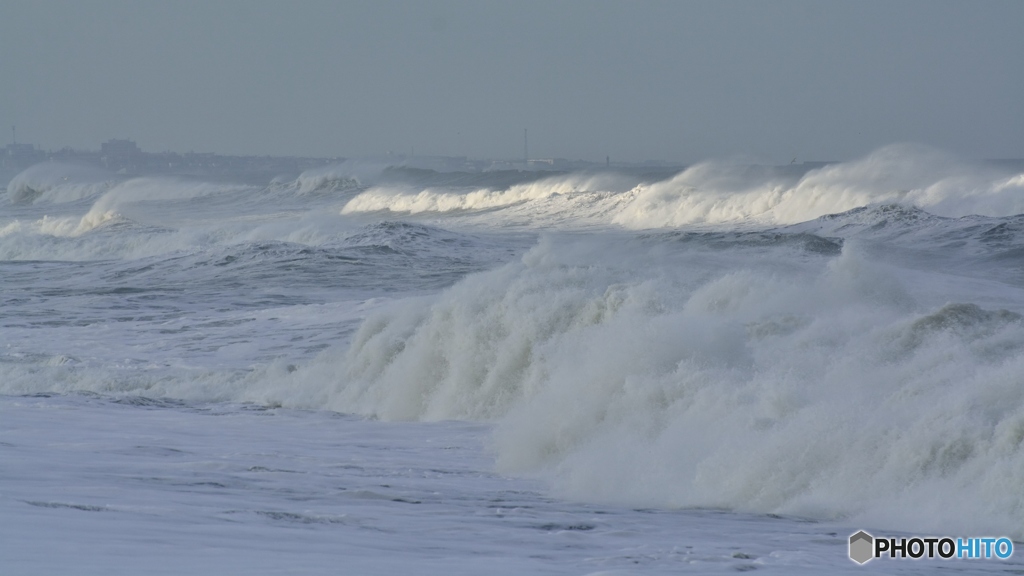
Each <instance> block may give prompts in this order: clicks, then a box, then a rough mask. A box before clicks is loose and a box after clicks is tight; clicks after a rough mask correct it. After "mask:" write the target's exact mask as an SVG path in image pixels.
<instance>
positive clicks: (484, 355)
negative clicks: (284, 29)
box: [264, 240, 1024, 536]
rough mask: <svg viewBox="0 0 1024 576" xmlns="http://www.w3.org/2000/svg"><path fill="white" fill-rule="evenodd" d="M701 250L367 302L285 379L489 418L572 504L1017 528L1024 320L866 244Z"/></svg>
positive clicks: (546, 245) (536, 258)
mask: <svg viewBox="0 0 1024 576" xmlns="http://www.w3.org/2000/svg"><path fill="white" fill-rule="evenodd" d="M634 248H635V247H634ZM784 249H786V250H789V249H791V247H786V248H784ZM625 256H631V257H632V261H631V262H629V263H625V262H624V261H623V260H621V258H622V257H625ZM809 256H810V257H811V258H812V260H813V259H816V258H820V257H821V256H818V255H817V254H816V253H811V254H809ZM704 257H706V256H698V255H694V256H693V258H692V259H687V258H683V259H681V260H678V261H676V262H672V264H673V266H678V267H679V269H678V270H677V271H675V272H671V271H668V270H666V269H665V268H664V267H661V268H657V271H656V272H645V270H653V269H654V268H648V265H650V264H651V263H653V262H655V261H661V260H663V254H662V252H661V251H660V250H658V249H652V250H651V251H650V252H649V253H647V254H646V255H645V254H643V253H638V252H636V251H635V250H634V251H632V252H625V251H623V252H621V253H620V250H619V249H617V248H615V247H613V246H610V245H604V244H602V245H590V246H588V245H586V243H584V244H580V243H569V244H562V243H560V242H556V241H554V240H548V241H544V242H542V243H541V244H540V245H538V246H537V247H536V248H535V249H533V250H532V251H531V252H529V253H528V254H527V255H526V256H525V257H524V258H523V259H522V260H521V261H519V262H516V263H513V264H509V265H506V266H504V267H502V268H499V269H497V270H494V271H492V272H487V273H483V274H478V275H474V276H471V277H468V278H466V279H465V280H464V281H462V282H461V283H460V284H458V285H456V286H454V287H452V288H451V289H449V290H448V291H446V292H444V293H443V294H441V295H440V296H439V297H437V298H436V299H434V300H414V301H405V302H402V303H400V304H399V305H396V306H394V307H391V308H389V309H387V310H385V311H383V312H380V313H377V314H374V315H372V316H371V317H370V318H368V319H367V320H366V321H365V322H364V323H363V325H362V327H361V328H360V329H359V331H358V332H357V333H356V334H355V336H354V337H353V339H352V342H351V345H350V348H349V350H348V351H347V352H346V353H345V355H344V356H343V357H342V358H340V359H339V358H337V357H336V356H333V355H332V354H326V355H325V356H324V357H322V358H321V359H320V360H319V361H318V362H317V363H315V364H314V365H312V366H309V367H306V368H304V369H301V370H299V372H297V373H296V374H294V375H291V376H290V377H289V378H291V380H289V381H290V382H292V383H291V384H289V385H288V389H289V390H293V391H295V390H300V389H303V388H304V387H305V388H307V389H316V385H315V384H314V383H315V382H323V381H324V380H330V381H334V382H337V383H338V384H337V386H338V387H337V390H336V391H335V392H333V393H332V395H331V396H330V398H329V399H328V404H329V405H330V406H331V407H333V408H335V409H338V410H342V411H346V412H357V413H361V414H365V415H371V416H375V417H380V418H385V419H423V420H444V419H470V420H487V421H494V422H496V423H497V432H496V439H495V441H494V447H495V450H496V451H497V455H498V464H499V467H500V468H501V469H502V470H504V471H507V472H509V471H510V472H540V473H542V474H544V475H546V476H548V477H549V478H551V479H552V480H553V482H554V484H555V486H556V489H557V490H558V491H559V492H560V493H562V494H563V495H565V496H568V497H572V498H581V499H585V500H595V499H596V500H607V501H617V502H626V503H630V504H633V505H654V506H684V507H687V506H698V507H706V506H707V507H726V508H729V509H739V510H750V511H760V512H773V513H785V514H796V515H803V516H811V517H833V518H834V517H845V518H848V519H850V520H851V521H852V520H856V521H859V522H866V523H869V525H875V526H888V527H896V528H902V529H922V530H940V531H941V530H945V531H949V530H954V531H955V530H958V529H963V530H981V531H989V532H992V531H995V532H1000V533H1012V534H1015V535H1017V536H1020V535H1022V534H1024V533H1022V532H1021V530H1020V520H1021V519H1022V518H1024V495H1022V493H1021V492H1020V490H1019V486H1020V485H1021V483H1022V482H1024V388H1022V387H1021V386H1020V383H1021V382H1022V380H1024V323H1022V321H1021V316H1020V315H1019V314H1018V312H1019V311H1009V310H1005V309H1000V308H985V307H982V306H979V305H977V304H975V303H973V302H970V301H955V302H950V303H947V304H941V303H935V302H925V303H922V302H919V301H918V300H917V299H916V298H915V297H914V296H913V295H912V294H911V291H909V290H908V289H907V287H906V286H905V285H904V284H903V281H901V279H900V277H899V275H898V274H897V272H896V271H895V270H893V269H889V268H887V267H885V266H882V265H877V264H873V263H871V261H870V259H869V258H866V257H864V256H863V255H861V254H860V253H859V251H858V249H857V248H856V243H854V244H850V243H847V246H845V247H844V248H843V252H842V254H841V255H840V256H838V257H835V258H833V259H831V261H829V262H828V264H827V266H825V267H824V269H821V268H820V267H819V268H815V267H813V266H812V267H807V268H802V267H800V266H799V265H797V266H796V267H795V268H793V269H790V270H788V271H786V272H785V273H780V272H778V271H772V270H773V269H772V268H768V267H766V268H764V269H757V268H756V267H745V268H741V269H732V270H723V271H721V272H717V273H716V272H713V271H709V270H708V269H707V268H706V267H705V268H701V267H697V266H695V264H696V263H697V262H698V261H700V260H701V259H702V258H704ZM798 260H799V259H798ZM688 265H689V266H688ZM688 268H689V270H688ZM775 270H779V268H775ZM268 394H269V396H267V397H266V398H264V400H266V399H271V400H272V401H280V400H279V397H278V396H277V394H278V393H274V392H269V393H268Z"/></svg>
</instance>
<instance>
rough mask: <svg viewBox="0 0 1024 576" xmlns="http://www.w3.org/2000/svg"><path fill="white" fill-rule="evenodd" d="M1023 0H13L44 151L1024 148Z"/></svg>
mask: <svg viewBox="0 0 1024 576" xmlns="http://www.w3.org/2000/svg"><path fill="white" fill-rule="evenodd" d="M1022 30H1024V2H1022V1H1019V0H1013V1H1007V2H984V1H971V2H940V1H923V2H918V1H914V2H909V1H907V2H893V1H885V2H868V1H856V2H834V1H820V2H796V1H780V2H765V1H757V2H726V1H715V2H684V1H675V2H624V1H623V2H550V1H543V2H534V1H524V0H514V1H509V0H506V1H501V2H483V1H467V2H456V1H444V2H440V1H439V2H431V1H416V2H388V1H381V0H374V1H372V2H337V1H331V2H313V1H295V2H284V1H280V2H270V1H254V0H224V1H210V0H203V1H196V2H192V1H175V2H152V1H138V0H130V1H123V2H121V1H76V2H53V1H48V0H35V1H32V2H29V1H16V0H0V123H2V124H3V125H5V126H6V130H7V138H5V139H4V140H8V141H9V139H10V128H9V127H10V125H11V124H16V125H17V126H18V139H19V141H25V142H30V143H35V144H37V145H39V146H41V147H43V148H59V147H62V146H65V145H70V146H72V147H76V148H90V149H95V148H98V147H99V143H100V142H101V141H103V140H106V139H109V138H113V137H118V138H132V139H134V140H136V141H137V142H138V143H139V145H140V146H141V147H142V148H143V149H144V150H147V151H160V150H177V151H187V150H195V151H216V152H222V153H238V154H282V155H291V154H295V155H316V156H355V155H371V154H382V153H385V152H387V151H389V150H392V151H395V152H396V153H408V152H409V151H410V150H411V149H412V148H415V151H416V153H417V154H445V155H469V156H474V157H519V156H521V155H522V137H523V128H529V131H530V153H531V156H535V157H550V156H558V157H567V158H573V159H575V158H581V159H586V160H603V159H604V157H605V155H611V156H612V158H615V159H622V160H640V159H667V160H677V161H685V162H690V161H694V160H698V159H703V158H708V157H722V156H730V155H752V156H754V157H757V158H761V159H766V160H774V161H780V162H781V161H785V162H788V161H789V159H790V158H791V157H793V156H797V157H798V158H800V159H807V160H813V159H844V158H850V157H854V156H858V155H861V154H863V153H866V152H868V151H870V150H872V149H874V148H876V147H878V146H880V145H884V144H888V143H892V142H906V141H911V142H921V143H925V144H931V145H935V146H938V147H941V148H944V149H947V150H951V151H953V152H957V153H960V154H963V155H965V156H968V157H1024V32H1022Z"/></svg>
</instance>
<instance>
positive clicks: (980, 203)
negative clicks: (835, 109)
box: [342, 145, 1024, 229]
mask: <svg viewBox="0 0 1024 576" xmlns="http://www.w3.org/2000/svg"><path fill="white" fill-rule="evenodd" d="M877 204H900V205H904V206H908V207H917V208H921V209H924V210H927V211H928V212H930V213H932V214H936V215H939V216H948V217H959V216H966V215H972V214H977V215H984V216H1010V215H1014V214H1020V213H1024V174H1011V173H1006V172H1005V171H1001V170H998V169H996V168H994V167H991V166H986V165H981V164H971V163H968V162H964V161H960V160H958V159H956V158H954V157H951V156H949V155H946V154H944V153H942V152H939V151H937V150H932V149H929V148H924V147H920V146H910V145H893V146H888V147H885V148H882V149H880V150H878V151H876V152H874V153H872V154H870V155H868V156H867V157H865V158H863V159H860V160H857V161H853V162H846V163H840V164H832V165H826V166H823V167H821V168H817V169H814V170H811V171H809V172H807V173H806V174H804V175H803V176H801V177H799V178H794V177H792V176H787V175H786V173H785V172H784V171H780V170H777V169H771V168H767V167H756V166H746V165H737V164H732V163H723V162H704V163H701V164H697V165H694V166H692V167H690V168H688V169H686V170H684V171H683V172H681V173H679V174H677V175H675V176H674V177H672V178H669V179H667V180H661V181H656V182H641V183H639V184H637V183H635V178H634V179H633V180H630V179H629V178H627V177H625V176H621V175H618V176H613V175H585V174H573V175H565V176H557V177H552V178H547V179H543V180H539V181H536V182H531V183H528V184H519V185H513V186H511V187H509V188H508V189H504V190H494V189H489V188H484V189H473V190H469V191H458V190H453V189H443V190H434V189H410V188H408V187H400V188H395V187H390V188H389V187H375V188H371V189H369V190H366V191H364V192H362V193H360V194H358V195H357V196H355V197H354V198H353V199H351V200H350V201H349V202H348V203H347V204H346V205H345V207H344V208H343V209H342V214H354V213H360V212H376V211H390V212H402V213H409V214H418V213H423V212H437V213H452V212H465V211H488V210H494V209H497V208H505V209H506V210H504V211H502V212H501V213H498V214H493V213H488V214H483V215H480V216H479V218H481V219H483V220H484V221H486V222H489V223H502V222H515V223H521V224H529V225H533V226H538V227H544V226H554V225H558V226H564V225H577V226H578V225H594V224H604V225H617V226H621V227H623V228H628V229H649V228H665V227H677V226H685V225H721V224H743V223H747V224H756V225H782V224H795V223H799V222H805V221H808V220H813V219H815V218H818V217H820V216H824V215H827V214H835V213H839V212H846V211H848V210H852V209H854V208H859V207H864V206H870V205H877Z"/></svg>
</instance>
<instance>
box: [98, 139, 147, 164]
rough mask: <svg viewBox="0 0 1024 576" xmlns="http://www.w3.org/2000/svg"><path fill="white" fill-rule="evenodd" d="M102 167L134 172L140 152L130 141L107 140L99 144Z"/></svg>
mask: <svg viewBox="0 0 1024 576" xmlns="http://www.w3.org/2000/svg"><path fill="white" fill-rule="evenodd" d="M100 157H101V159H102V161H103V165H104V166H106V167H107V168H108V169H111V170H119V169H125V170H134V169H135V167H136V165H137V164H138V161H139V159H140V158H141V157H142V150H140V149H139V146H138V145H137V144H136V143H135V142H132V141H131V140H117V139H113V140H107V141H106V142H104V143H103V144H100Z"/></svg>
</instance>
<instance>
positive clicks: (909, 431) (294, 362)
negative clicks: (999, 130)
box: [0, 146, 1024, 574]
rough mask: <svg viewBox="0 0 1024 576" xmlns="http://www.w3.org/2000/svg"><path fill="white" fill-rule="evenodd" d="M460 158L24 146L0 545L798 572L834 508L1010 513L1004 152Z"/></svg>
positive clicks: (991, 521) (833, 561)
mask: <svg viewBox="0 0 1024 576" xmlns="http://www.w3.org/2000/svg"><path fill="white" fill-rule="evenodd" d="M506 177H507V175H506V176H503V178H506ZM486 178H487V177H486V175H481V176H479V177H477V178H476V179H475V180H474V182H473V183H472V184H471V185H463V184H458V183H452V182H449V183H445V182H440V183H439V181H440V180H439V179H438V178H434V179H433V180H431V181H429V182H428V181H427V180H417V175H416V174H415V173H401V172H400V171H397V172H396V171H394V170H386V169H383V167H375V166H368V165H358V164H347V165H340V166H336V167H332V168H328V169H320V170H317V171H312V172H309V173H306V174H303V175H301V176H299V177H298V178H294V179H292V178H281V179H276V180H274V181H272V182H270V183H268V184H266V185H263V184H252V183H242V182H241V180H239V181H238V182H235V181H230V180H227V181H220V180H217V181H214V180H212V179H202V178H184V177H179V178H172V177H157V176H152V177H135V178H126V177H124V176H116V175H111V174H105V173H102V172H99V171H96V170H91V169H85V168H82V167H73V166H59V165H52V164H45V165H39V166H36V167H33V168H30V169H29V170H26V171H25V172H23V173H21V174H19V175H17V176H15V177H14V178H13V179H12V180H11V182H10V184H9V185H8V186H7V197H6V199H5V200H3V201H2V202H0V299H2V300H0V302H2V306H0V326H2V330H0V394H2V395H3V396H0V412H2V413H3V416H2V417H0V452H2V453H3V454H4V457H3V459H4V462H8V463H10V465H9V466H5V467H4V468H3V469H2V470H0V507H2V510H3V517H4V518H5V520H6V521H5V522H4V523H3V525H4V534H3V538H2V540H3V544H0V566H2V565H4V563H5V562H6V563H7V564H6V565H7V566H10V567H13V569H14V570H15V573H20V572H25V573H28V572H32V571H33V567H38V566H41V565H46V564H47V563H48V562H49V563H50V564H49V565H50V566H51V568H52V570H55V571H60V570H62V569H66V568H69V567H77V568H79V569H81V567H82V566H83V564H82V562H80V559H81V558H83V557H84V558H88V559H89V560H90V563H86V564H85V565H86V566H87V568H85V569H84V572H83V571H82V570H78V573H104V574H110V573H126V574H127V573H135V572H136V571H137V570H138V569H139V567H140V566H142V565H143V563H144V561H145V559H152V558H159V559H161V560H160V565H161V566H165V568H161V569H163V570H165V572H166V573H181V572H182V571H198V572H208V573H222V572H223V571H224V570H227V569H228V568H229V567H231V566H240V567H245V569H246V571H249V572H255V573H276V572H287V571H289V570H299V569H301V570H306V571H310V572H315V573H319V572H327V571H331V568H332V567H336V563H337V562H340V561H341V559H343V558H344V559H346V560H347V561H349V562H351V563H352V564H351V566H353V567H354V568H353V570H354V571H355V572H359V573H372V572H379V573H395V572H399V571H410V570H412V571H416V572H421V573H427V572H429V573H459V572H462V573H479V572H484V571H486V572H506V573H523V572H530V573H534V572H540V573H544V572H550V573H581V574H582V573H596V572H600V571H617V570H621V571H627V572H628V571H630V570H635V571H639V572H643V573H650V572H656V573H660V572H664V573H676V572H680V571H693V572H694V573H712V572H731V571H735V570H737V569H739V570H748V569H750V570H753V569H756V570H763V571H768V572H772V573H780V574H781V573H786V574H789V573H793V572H806V573H820V572H822V571H830V572H836V571H844V570H854V569H857V567H856V566H855V565H854V564H852V563H851V562H850V561H849V560H848V559H847V558H846V538H847V536H848V535H849V534H850V533H852V532H854V531H856V530H858V529H861V528H864V529H869V530H874V531H876V532H886V533H894V534H901V533H922V534H952V535H964V536H969V535H991V534H999V535H1008V536H1011V537H1013V538H1015V539H1017V540H1020V539H1022V538H1024V532H1022V529H1021V526H1022V525H1024V524H1022V521H1024V492H1022V491H1021V490H1020V486H1022V485H1024V447H1022V442H1024V387H1022V386H1021V384H1022V383H1024V354H1022V352H1024V322H1022V315H1024V216H1021V214H1022V213H1024V174H1019V173H1014V172H1013V171H1012V170H1007V169H1004V168H999V167H996V166H992V165H988V164H983V163H972V162H968V161H964V160H962V159H957V158H951V157H949V156H947V155H945V154H943V153H941V152H938V151H934V150H928V149H921V148H917V147H909V146H891V147H887V148H884V149H881V150H879V151H876V152H875V153H873V154H871V155H869V156H867V157H865V158H863V159H860V160H857V161H852V162H848V163H843V164H834V165H828V166H824V167H822V168H819V169H816V170H811V171H810V172H807V173H806V174H803V175H794V174H793V173H791V172H786V171H778V170H773V169H770V168H763V167H751V166H742V165H736V164H731V163H722V162H707V163H702V164H699V165H695V166H693V167H691V168H689V169H687V170H685V171H683V172H681V173H679V174H674V175H668V176H662V177H655V178H652V177H650V176H647V175H642V174H632V173H627V172H622V173H615V172H608V173H587V174H582V173H581V174H563V175H552V176H548V177H543V178H540V177H526V176H525V175H524V176H523V177H522V178H521V179H520V181H519V182H518V183H513V184H511V185H507V184H506V183H502V184H500V185H499V184H497V183H495V184H494V185H488V184H487V179H486ZM498 180H499V178H498V177H497V176H495V182H498ZM57 540H59V541H60V542H62V543H64V545H63V547H59V549H58V551H57V552H56V553H53V552H52V549H51V548H48V547H46V546H45V545H46V543H48V542H52V541H57ZM44 549H48V550H50V552H47V553H45V557H46V558H45V559H44V560H40V559H39V558H40V555H44V552H43V550H44ZM186 549H189V550H198V552H197V553H195V554H192V555H182V554H180V553H179V552H180V551H182V550H186ZM929 562H932V563H934V562H937V561H920V562H892V563H890V564H888V565H886V569H890V568H891V569H892V570H896V571H903V572H922V573H923V572H930V570H931V569H933V568H935V566H934V564H929ZM1018 564H1019V563H1017V562H1016V561H1011V563H1010V564H1007V563H1006V562H1002V563H999V562H991V563H977V562H974V563H955V562H943V563H942V567H943V568H944V569H951V570H968V571H978V570H993V571H1000V570H1004V569H1009V568H1013V569H1018V568H1019V565H1018ZM19 571H20V572H19ZM157 572H159V570H157Z"/></svg>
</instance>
